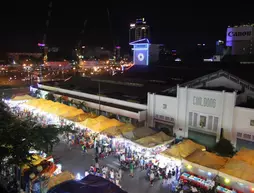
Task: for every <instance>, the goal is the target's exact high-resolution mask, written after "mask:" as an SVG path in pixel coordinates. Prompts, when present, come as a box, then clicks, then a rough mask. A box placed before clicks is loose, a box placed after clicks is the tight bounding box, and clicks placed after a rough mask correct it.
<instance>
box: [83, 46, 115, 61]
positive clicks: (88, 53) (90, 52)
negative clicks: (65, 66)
mask: <svg viewBox="0 0 254 193" xmlns="http://www.w3.org/2000/svg"><path fill="white" fill-rule="evenodd" d="M84 57H85V58H88V59H102V60H104V59H105V60H108V59H109V58H111V57H112V52H110V51H109V50H107V49H105V48H104V47H86V49H85V50H84Z"/></svg>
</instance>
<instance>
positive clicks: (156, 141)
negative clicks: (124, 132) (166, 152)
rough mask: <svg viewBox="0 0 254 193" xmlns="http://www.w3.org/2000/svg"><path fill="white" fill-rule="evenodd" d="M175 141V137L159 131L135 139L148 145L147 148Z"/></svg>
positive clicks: (144, 145) (141, 143)
mask: <svg viewBox="0 0 254 193" xmlns="http://www.w3.org/2000/svg"><path fill="white" fill-rule="evenodd" d="M172 141H174V138H172V137H170V136H168V135H166V134H165V133H164V132H162V131H161V132H159V133H156V134H154V135H150V136H147V137H144V138H141V139H138V140H136V141H135V143H137V144H139V145H141V146H143V147H146V148H154V147H156V146H158V145H162V144H166V143H170V142H172Z"/></svg>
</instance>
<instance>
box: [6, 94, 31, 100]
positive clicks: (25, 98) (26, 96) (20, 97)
mask: <svg viewBox="0 0 254 193" xmlns="http://www.w3.org/2000/svg"><path fill="white" fill-rule="evenodd" d="M33 99H35V98H34V97H31V96H30V95H27V94H26V95H18V96H14V97H13V98H12V99H11V100H12V101H28V100H33Z"/></svg>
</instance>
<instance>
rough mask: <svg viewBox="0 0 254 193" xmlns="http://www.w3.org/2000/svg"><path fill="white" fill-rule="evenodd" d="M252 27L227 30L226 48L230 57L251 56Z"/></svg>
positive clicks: (245, 26)
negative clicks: (229, 52)
mask: <svg viewBox="0 0 254 193" xmlns="http://www.w3.org/2000/svg"><path fill="white" fill-rule="evenodd" d="M253 41H254V34H253V26H252V25H242V26H236V27H229V28H227V34H226V46H228V47H231V54H232V55H253V48H254V47H253Z"/></svg>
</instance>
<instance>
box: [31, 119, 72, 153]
mask: <svg viewBox="0 0 254 193" xmlns="http://www.w3.org/2000/svg"><path fill="white" fill-rule="evenodd" d="M72 128H73V125H64V126H58V125H41V124H36V125H34V128H33V131H34V132H33V137H34V138H35V139H36V141H34V148H35V149H36V150H41V151H43V152H45V153H47V154H49V153H52V151H53V146H54V145H56V144H57V143H59V142H60V139H59V135H61V134H63V133H75V130H73V129H72Z"/></svg>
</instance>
